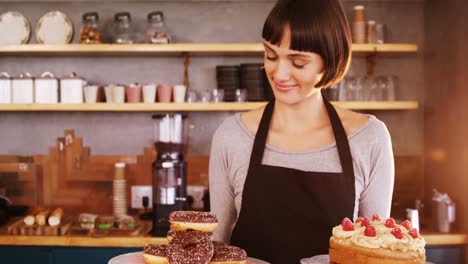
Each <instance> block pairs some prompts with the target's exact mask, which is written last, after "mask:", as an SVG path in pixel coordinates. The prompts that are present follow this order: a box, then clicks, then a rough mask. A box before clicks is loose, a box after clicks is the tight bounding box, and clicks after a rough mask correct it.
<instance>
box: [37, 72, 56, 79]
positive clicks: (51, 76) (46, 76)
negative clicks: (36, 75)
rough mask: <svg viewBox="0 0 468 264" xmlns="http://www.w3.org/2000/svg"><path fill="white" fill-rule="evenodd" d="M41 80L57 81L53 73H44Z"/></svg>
mask: <svg viewBox="0 0 468 264" xmlns="http://www.w3.org/2000/svg"><path fill="white" fill-rule="evenodd" d="M40 78H41V79H55V76H54V74H52V73H51V72H44V73H43V74H41V77H40Z"/></svg>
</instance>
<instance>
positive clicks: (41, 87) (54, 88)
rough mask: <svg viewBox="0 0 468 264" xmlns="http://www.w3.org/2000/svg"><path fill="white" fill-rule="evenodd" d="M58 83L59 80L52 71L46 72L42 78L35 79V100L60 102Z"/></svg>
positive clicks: (46, 102)
mask: <svg viewBox="0 0 468 264" xmlns="http://www.w3.org/2000/svg"><path fill="white" fill-rule="evenodd" d="M58 85H59V84H58V80H57V78H55V76H54V75H53V74H52V73H50V72H44V73H43V74H42V75H41V77H40V78H36V79H35V80H34V102H36V103H45V104H53V103H58V88H59V87H58Z"/></svg>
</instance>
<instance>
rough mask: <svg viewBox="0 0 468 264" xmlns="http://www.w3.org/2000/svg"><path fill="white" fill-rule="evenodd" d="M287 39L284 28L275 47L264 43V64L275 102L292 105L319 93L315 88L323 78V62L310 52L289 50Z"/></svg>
mask: <svg viewBox="0 0 468 264" xmlns="http://www.w3.org/2000/svg"><path fill="white" fill-rule="evenodd" d="M290 36H291V32H290V30H289V27H286V28H285V31H284V33H283V39H282V41H281V43H280V45H279V46H276V45H273V44H271V43H269V42H267V41H264V43H263V44H264V46H265V58H264V64H265V71H266V74H267V77H268V81H269V82H270V85H271V87H272V89H273V93H274V94H275V98H276V100H277V101H280V102H282V103H285V104H296V103H300V102H301V101H303V100H304V99H306V98H307V97H309V96H311V95H312V94H314V93H316V92H318V91H319V90H318V89H316V88H315V84H317V83H318V82H319V81H320V79H321V77H322V75H323V59H322V58H321V57H320V55H318V54H316V53H313V52H299V51H295V50H291V49H289V47H290V42H291V41H290Z"/></svg>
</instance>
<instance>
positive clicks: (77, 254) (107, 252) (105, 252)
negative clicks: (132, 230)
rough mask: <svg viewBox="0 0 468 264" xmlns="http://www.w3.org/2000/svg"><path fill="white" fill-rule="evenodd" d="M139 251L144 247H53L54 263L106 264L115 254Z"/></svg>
mask: <svg viewBox="0 0 468 264" xmlns="http://www.w3.org/2000/svg"><path fill="white" fill-rule="evenodd" d="M137 251H142V248H141V247H140V248H91V247H89V248H88V247H55V248H54V249H53V263H54V264H62V263H66V264H83V263H86V264H105V263H107V262H109V260H110V259H111V258H113V257H115V256H118V255H120V254H125V253H130V252H137ZM35 264H36V263H35Z"/></svg>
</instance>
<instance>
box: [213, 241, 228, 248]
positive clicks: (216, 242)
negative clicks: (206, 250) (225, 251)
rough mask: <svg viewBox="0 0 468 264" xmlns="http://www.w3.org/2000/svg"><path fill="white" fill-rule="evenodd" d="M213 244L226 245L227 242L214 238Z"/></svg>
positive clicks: (216, 245) (217, 245)
mask: <svg viewBox="0 0 468 264" xmlns="http://www.w3.org/2000/svg"><path fill="white" fill-rule="evenodd" d="M213 246H214V247H215V249H216V247H221V246H228V244H227V243H226V242H224V241H218V240H215V241H213Z"/></svg>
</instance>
